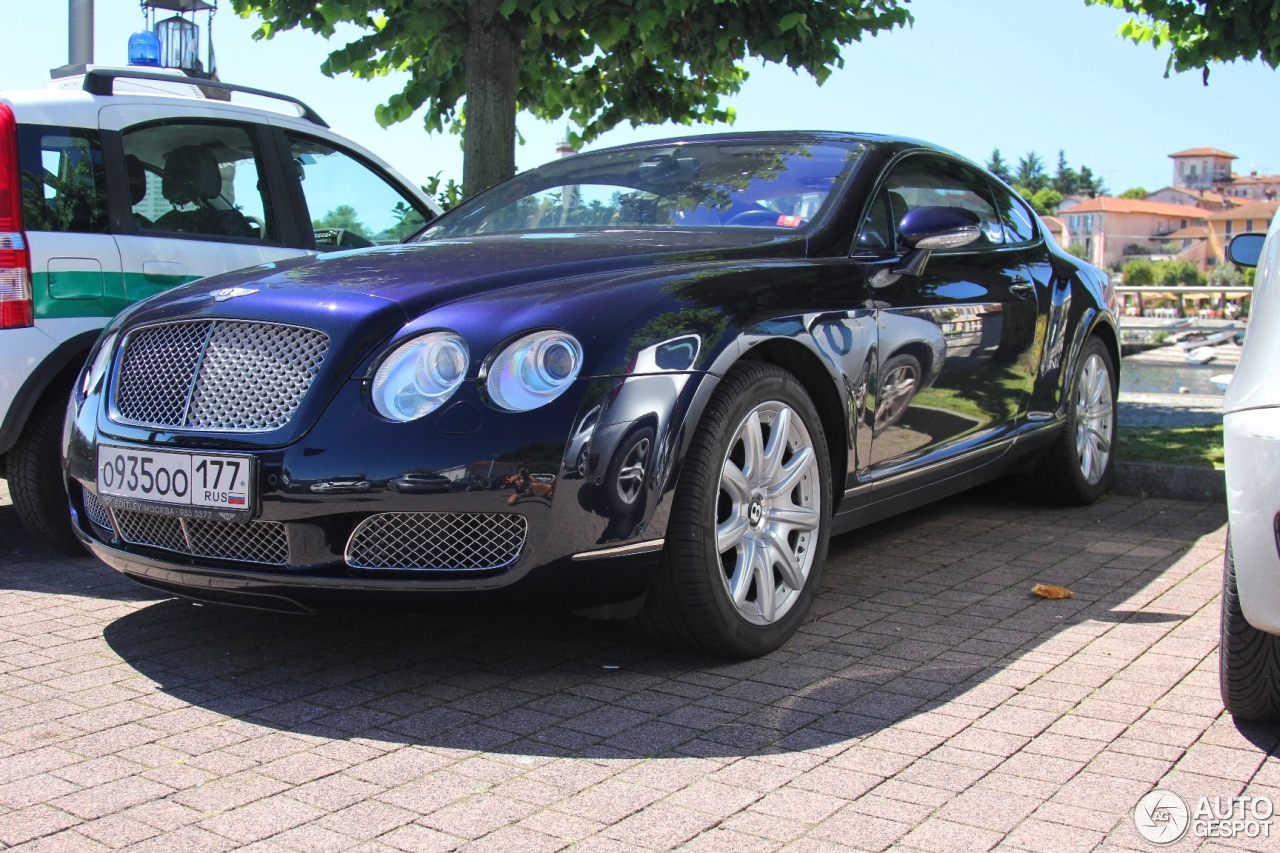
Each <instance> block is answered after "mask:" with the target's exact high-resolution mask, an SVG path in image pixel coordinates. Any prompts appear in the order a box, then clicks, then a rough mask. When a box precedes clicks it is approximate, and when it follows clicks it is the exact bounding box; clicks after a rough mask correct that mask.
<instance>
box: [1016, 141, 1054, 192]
mask: <svg viewBox="0 0 1280 853" xmlns="http://www.w3.org/2000/svg"><path fill="white" fill-rule="evenodd" d="M1013 180H1014V183H1016V184H1017V185H1018V187H1020V188H1021V190H1022V191H1023V194H1024V195H1025V194H1026V193H1027V192H1030V193H1032V194H1035V193H1037V192H1039V191H1040V190H1042V189H1044V188H1045V187H1047V186H1049V176H1048V175H1046V174H1045V171H1044V161H1043V160H1041V159H1040V155H1038V154H1036V152H1034V151H1028V152H1027V155H1026V156H1025V157H1022V158H1019V160H1018V172H1017V174H1015V175H1014V177H1013Z"/></svg>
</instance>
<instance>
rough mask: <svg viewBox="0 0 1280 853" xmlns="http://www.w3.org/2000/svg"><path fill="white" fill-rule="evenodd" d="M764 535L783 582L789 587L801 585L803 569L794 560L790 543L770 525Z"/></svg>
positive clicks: (794, 587)
mask: <svg viewBox="0 0 1280 853" xmlns="http://www.w3.org/2000/svg"><path fill="white" fill-rule="evenodd" d="M765 536H766V537H768V542H769V551H770V553H771V555H772V561H773V562H774V563H776V564H777V566H778V568H779V569H781V570H782V581H783V583H785V584H786V585H787V586H788V587H790V588H791V589H800V588H801V587H803V586H804V570H803V569H801V568H800V564H799V563H798V562H796V556H795V554H793V553H792V552H791V545H790V544H789V543H788V542H787V537H786V535H785V534H782V533H780V532H779V531H778V530H777V529H776V528H772V527H770V528H768V529H767V530H766V531H765Z"/></svg>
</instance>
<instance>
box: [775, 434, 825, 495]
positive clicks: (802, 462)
mask: <svg viewBox="0 0 1280 853" xmlns="http://www.w3.org/2000/svg"><path fill="white" fill-rule="evenodd" d="M816 458H817V457H815V456H814V455H813V448H811V447H802V448H800V449H799V450H797V451H796V452H795V453H794V454H792V456H791V460H790V461H789V462H787V464H786V465H784V466H783V467H782V476H781V477H779V478H778V479H777V480H775V481H774V482H772V483H769V484H768V485H767V486H766V487H765V490H764V493H765V494H766V495H768V496H769V497H771V498H776V497H780V496H782V495H789V494H791V492H792V491H794V490H795V487H796V486H798V485H799V484H800V479H801V478H802V477H803V476H804V475H805V474H806V473H808V471H809V468H810V467H812V466H813V462H814V460H815V459H816Z"/></svg>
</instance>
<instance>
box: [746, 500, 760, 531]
mask: <svg viewBox="0 0 1280 853" xmlns="http://www.w3.org/2000/svg"><path fill="white" fill-rule="evenodd" d="M747 520H748V521H750V522H751V526H752V527H759V526H760V525H761V523H762V522H763V521H764V498H763V497H761V496H760V495H756V496H755V497H753V498H752V499H751V506H750V507H749V508H748V509H747Z"/></svg>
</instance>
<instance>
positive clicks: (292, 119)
mask: <svg viewBox="0 0 1280 853" xmlns="http://www.w3.org/2000/svg"><path fill="white" fill-rule="evenodd" d="M71 79H72V80H75V81H76V85H75V87H74V88H62V87H59V86H50V87H49V88H48V89H7V90H0V101H3V102H5V103H6V104H8V105H9V106H10V107H11V108H12V109H13V112H14V117H15V118H16V119H17V120H18V121H19V122H25V123H32V124H59V125H63V126H65V127H85V128H93V127H97V125H98V111H99V110H100V109H102V108H103V107H105V106H115V105H147V106H171V107H173V108H174V111H175V112H179V113H182V114H191V113H193V112H194V113H198V112H202V111H205V110H208V111H209V113H210V114H211V115H220V114H224V113H227V112H235V113H242V114H247V117H252V118H253V119H255V120H258V121H264V122H265V121H268V120H271V121H281V120H283V121H285V122H288V123H289V124H290V125H295V126H297V127H298V128H303V129H307V130H325V129H326V128H324V127H323V126H321V125H317V124H315V123H313V122H309V121H307V120H305V119H303V118H302V117H301V116H300V115H298V113H297V111H296V110H295V109H294V108H293V107H292V106H291V105H288V104H287V102H283V101H282V102H281V103H282V104H284V105H285V106H286V107H287V109H282V110H273V109H264V108H262V107H257V106H251V105H249V104H245V103H241V102H236V101H220V100H215V99H213V98H206V97H204V96H203V95H202V94H201V93H200V92H199V90H198V89H197V88H196V87H195V86H194V85H192V84H190V83H189V81H187V80H185V79H182V80H175V81H174V83H175V84H178V85H183V84H186V85H188V86H189V87H190V88H191V89H192V90H193V91H192V94H191V95H180V94H176V93H168V92H163V91H161V90H159V89H156V90H153V91H152V92H151V93H143V92H140V91H119V92H117V93H116V94H113V95H92V94H90V93H88V92H86V91H84V90H83V89H81V88H80V86H79V78H71ZM123 85H124V84H123V83H122V84H121V86H122V87H123Z"/></svg>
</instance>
